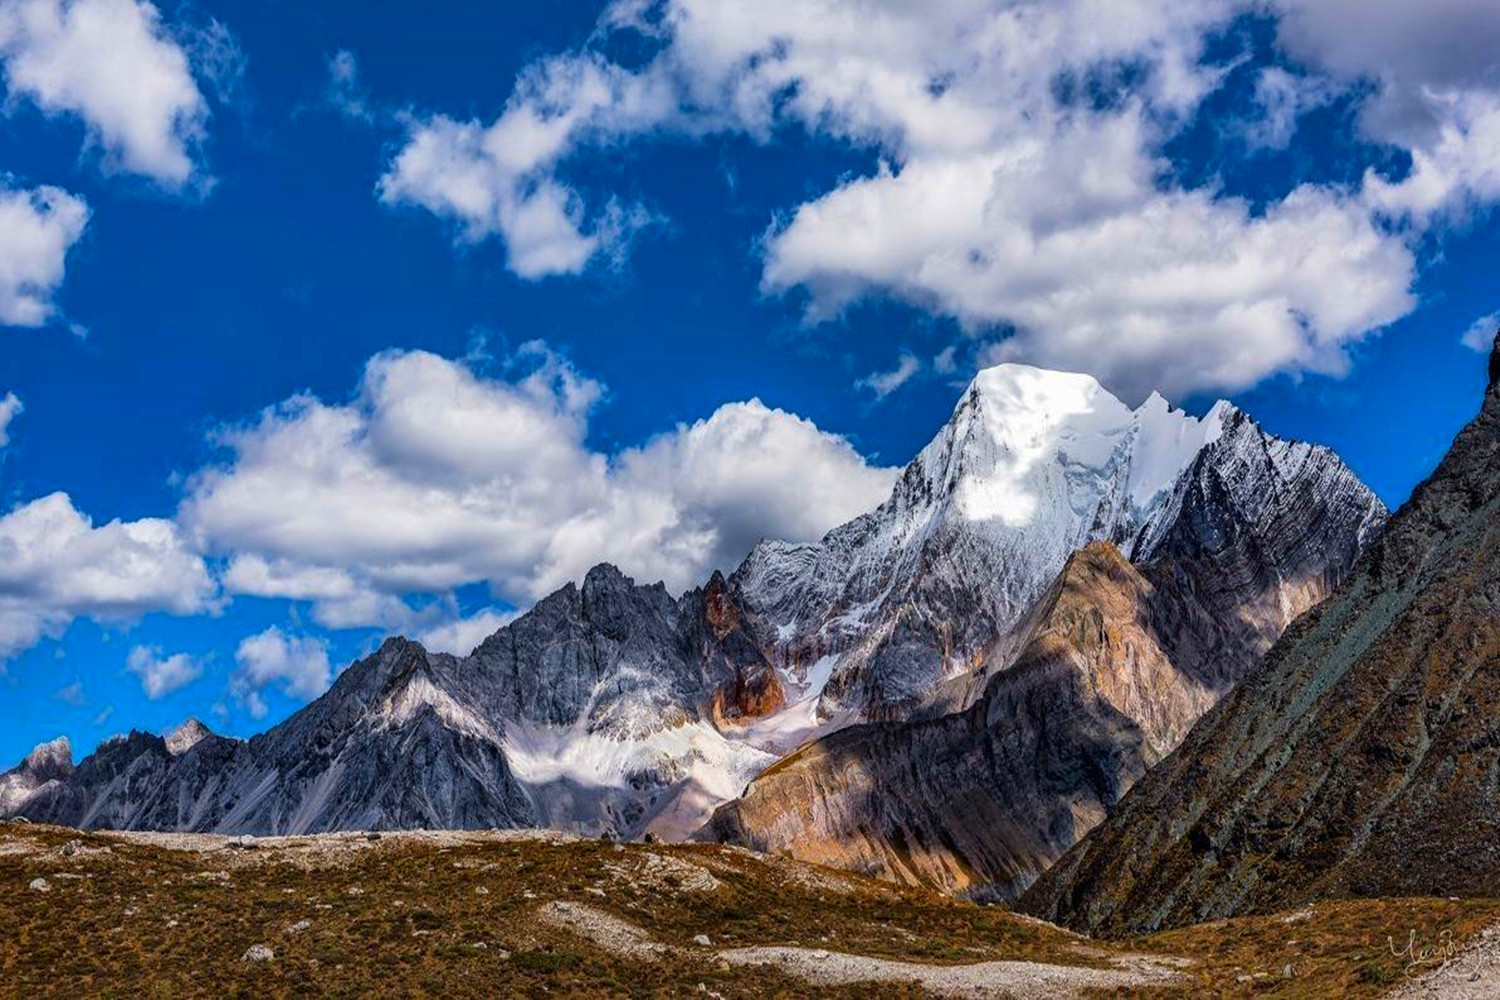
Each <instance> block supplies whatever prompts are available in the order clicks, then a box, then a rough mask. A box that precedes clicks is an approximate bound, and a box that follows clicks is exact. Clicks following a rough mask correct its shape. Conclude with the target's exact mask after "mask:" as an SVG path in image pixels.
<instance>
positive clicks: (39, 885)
mask: <svg viewBox="0 0 1500 1000" xmlns="http://www.w3.org/2000/svg"><path fill="white" fill-rule="evenodd" d="M27 888H29V889H30V890H31V891H32V892H51V891H52V886H51V885H50V884H49V883H48V882H47V880H46V879H44V878H34V879H32V880H31V885H29V886H27Z"/></svg>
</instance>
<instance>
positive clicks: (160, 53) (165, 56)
mask: <svg viewBox="0 0 1500 1000" xmlns="http://www.w3.org/2000/svg"><path fill="white" fill-rule="evenodd" d="M0 62H3V64H4V71H5V81H6V86H7V88H8V90H9V92H10V94H11V95H12V96H13V97H17V98H21V97H24V98H25V99H27V100H29V101H31V102H32V103H34V104H35V105H36V106H37V107H38V108H40V109H41V110H42V111H44V112H46V113H48V114H71V115H76V116H78V117H79V118H81V119H82V120H83V122H84V124H85V125H86V127H87V129H88V133H89V137H90V141H91V142H92V143H93V144H94V145H96V146H98V147H99V148H100V149H101V150H102V151H103V153H104V157H105V160H104V162H105V166H106V167H107V168H108V169H112V170H120V171H124V172H127V173H132V174H140V175H144V176H147V177H151V178H153V179H155V180H156V181H158V182H159V183H161V184H163V185H165V186H167V187H172V188H178V187H182V186H183V185H185V184H187V183H188V182H189V181H190V180H192V179H193V178H194V174H195V172H196V170H197V165H196V162H195V159H194V154H195V151H196V148H197V146H198V145H199V143H200V142H201V141H202V138H203V134H204V127H205V122H206V119H207V116H208V108H207V104H206V103H205V101H204V99H203V95H202V94H201V93H200V92H199V90H198V85H197V84H196V83H195V82H194V80H193V74H192V69H191V66H190V63H189V60H188V56H187V53H186V52H185V51H184V50H183V47H182V46H181V45H180V44H179V43H178V42H177V40H176V39H174V38H173V36H172V34H171V32H170V31H168V29H167V28H166V27H165V26H164V25H163V24H162V18H161V12H160V11H158V10H157V8H156V7H155V6H154V5H152V4H150V3H147V2H145V0H4V2H0Z"/></svg>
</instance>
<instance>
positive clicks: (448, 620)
mask: <svg viewBox="0 0 1500 1000" xmlns="http://www.w3.org/2000/svg"><path fill="white" fill-rule="evenodd" d="M909 7H910V5H903V4H893V3H876V2H868V3H864V4H855V3H852V2H851V3H844V4H838V3H832V4H829V5H826V6H825V7H822V8H817V9H816V10H814V9H812V8H810V7H809V6H808V5H802V4H795V3H790V2H788V3H781V2H773V3H768V4H766V5H765V6H764V7H763V8H759V9H758V10H757V14H756V16H755V17H746V18H744V19H743V20H742V19H741V15H740V14H738V13H736V10H737V7H736V5H723V6H721V5H719V4H716V3H710V2H706V0H672V2H670V3H667V4H664V5H662V4H655V3H646V2H621V3H616V4H612V5H605V4H600V3H557V4H548V5H492V4H478V3H444V4H434V5H430V8H431V9H424V10H423V12H422V16H421V17H420V18H413V17H412V16H411V14H410V11H409V10H408V9H406V8H405V7H404V6H402V5H394V4H373V5H372V4H359V5H355V4H343V3H327V4H317V5H307V4H284V3H279V2H262V3H257V4H249V3H230V2H224V3H192V4H184V5H181V6H177V7H169V6H161V7H160V8H159V9H158V8H157V7H153V6H151V5H150V4H148V3H144V2H140V0H71V2H68V3H63V2H60V0H0V64H3V67H4V84H5V88H6V104H5V112H4V116H3V117H0V173H3V175H4V177H3V182H0V321H3V325H0V352H3V353H0V359H3V361H0V401H3V400H8V399H10V398H11V397H12V396H13V397H14V400H15V402H14V403H11V404H9V405H6V404H5V403H3V402H0V493H3V496H0V511H7V512H9V513H8V514H5V515H4V520H3V521H0V657H3V676H0V719H3V720H4V721H5V722H6V725H5V726H4V727H3V729H0V761H7V760H10V759H12V758H19V757H20V756H21V755H22V754H24V753H25V751H26V750H28V749H29V748H30V747H31V746H32V745H34V744H35V743H37V742H39V741H41V740H43V739H47V738H51V737H52V736H55V735H58V734H59V733H65V734H67V735H68V736H69V737H70V738H72V739H73V741H74V744H75V747H76V748H78V749H80V750H86V749H88V748H90V747H92V746H93V744H94V743H95V742H97V741H98V740H99V739H100V738H102V737H104V736H106V735H109V734H110V733H113V732H116V731H120V730H123V729H126V728H129V727H131V726H136V727H139V728H148V729H162V728H165V727H169V726H171V725H173V724H175V723H177V722H179V721H180V720H181V719H182V718H183V717H185V716H187V715H189V714H196V715H198V716H200V717H202V718H204V719H205V721H207V722H208V723H209V724H210V725H213V726H214V727H215V728H218V729H221V730H223V731H227V732H231V733H236V734H242V735H243V734H249V733H252V732H255V731H258V730H259V729H261V728H264V727H265V726H267V725H270V724H273V723H274V722H275V721H277V720H278V719H279V718H281V717H284V716H285V715H286V714H287V713H288V712H290V711H293V710H295V708H296V707H298V706H299V705H300V704H303V703H305V701H306V700H307V699H308V698H310V697H312V696H315V695H316V693H317V692H318V691H319V690H321V688H322V686H323V685H324V684H326V683H327V679H328V677H329V675H330V673H331V672H333V671H336V670H337V669H338V668H340V667H341V666H342V665H344V664H345V663H347V662H348V661H349V660H350V659H351V658H353V657H356V656H358V655H360V654H361V653H363V652H365V651H366V650H368V649H369V648H371V646H372V644H373V643H375V642H377V641H378V638H379V637H380V636H382V635H384V634H386V633H388V632H391V631H403V632H407V633H410V634H417V635H420V636H422V637H424V638H425V639H427V640H428V641H429V642H431V643H432V644H434V645H437V646H442V645H444V644H447V645H451V646H453V647H454V648H462V647H463V646H464V644H465V643H468V642H470V641H471V640H472V638H473V637H474V636H476V635H482V634H483V633H484V630H486V629H489V628H492V627H494V626H495V625H496V624H498V623H499V622H500V621H503V620H504V617H505V615H506V614H508V613H511V612H512V611H513V610H514V609H515V608H517V607H524V606H525V605H526V604H527V603H528V602H529V601H531V600H534V599H535V598H536V597H537V596H539V595H541V594H543V593H545V592H546V591H547V590H549V589H551V588H552V587H553V586H555V585H558V584H560V583H561V582H563V581H565V580H567V579H570V578H575V577H577V576H578V575H579V574H581V572H582V571H583V570H584V569H586V568H587V566H588V565H589V564H590V563H591V562H593V561H596V560H597V559H600V558H610V559H613V560H615V561H617V562H619V563H620V564H621V565H622V566H624V568H626V569H627V571H629V572H632V573H634V574H636V575H637V576H639V577H642V578H647V577H649V578H652V579H655V578H658V577H660V578H665V579H667V581H668V583H669V584H671V585H672V586H674V587H682V586H687V585H689V584H690V583H691V582H693V581H695V580H701V579H702V578H703V576H704V574H705V573H706V572H707V571H708V570H709V569H710V568H712V567H713V566H716V565H721V566H724V567H726V568H728V567H731V566H732V565H733V564H734V562H735V560H736V559H737V558H738V557H739V556H740V555H742V554H743V551H744V549H745V548H746V547H747V546H748V545H749V544H750V542H751V541H753V540H754V538H756V537H758V536H760V535H762V534H765V535H775V536H781V537H808V538H812V537H816V536H817V535H818V534H819V533H821V531H823V530H826V528H828V527H831V526H832V525H833V524H835V523H838V522H839V521H841V520H843V519H844V518H846V517H848V516H850V515H852V514H853V513H857V512H858V511H859V510H862V509H865V508H866V507H868V506H872V505H873V504H874V503H875V502H878V500H879V498H880V497H881V495H882V494H883V492H884V490H885V489H886V487H887V486H888V484H889V481H890V476H891V472H890V467H892V466H896V465H899V464H901V463H904V462H905V461H906V460H907V459H908V458H910V457H911V456H912V455H913V454H914V453H915V451H916V450H917V449H918V448H920V447H921V446H922V445H923V444H924V443H925V442H926V441H927V440H928V438H929V437H930V436H931V435H932V434H933V433H934V431H935V430H936V429H937V428H938V426H940V424H941V423H942V421H943V420H944V419H945V417H946V415H947V412H948V411H949V409H950V408H951V407H952V405H953V403H954V401H955V399H956V398H957V395H958V393H959V392H960V390H961V386H962V385H963V384H964V383H965V382H966V381H967V379H968V377H969V376H970V375H971V374H972V372H973V371H974V370H975V368H976V367H977V366H979V365H982V364H986V363H990V362H994V361H1000V360H1021V361H1028V362H1032V363H1038V364H1044V365H1050V366H1054V367H1062V368H1069V369H1077V370H1087V371H1090V372H1091V373H1093V374H1095V375H1096V376H1098V377H1099V378H1100V379H1101V380H1102V381H1103V382H1104V383H1105V384H1106V385H1107V386H1109V387H1111V388H1112V389H1114V390H1115V391H1116V392H1117V393H1119V394H1120V395H1121V396H1122V397H1124V398H1126V399H1127V400H1128V401H1130V402H1137V401H1139V399H1140V398H1141V397H1142V396H1144V395H1145V393H1146V392H1147V391H1149V390H1150V389H1151V388H1157V387H1159V388H1161V389H1163V391H1164V392H1165V393H1166V394H1167V395H1168V397H1169V398H1171V399H1173V400H1174V401H1175V402H1178V403H1180V404H1181V405H1184V406H1185V407H1187V408H1188V409H1190V410H1193V411H1196V412H1201V411H1202V410H1204V409H1206V408H1207V406H1208V405H1210V403H1211V402H1212V401H1213V399H1215V398H1217V397H1219V396H1228V397H1230V398H1232V399H1234V400H1235V401H1236V402H1238V403H1239V404H1240V405H1241V406H1243V407H1244V408H1245V409H1246V410H1248V411H1249V412H1251V413H1252V414H1253V415H1254V416H1255V417H1256V418H1257V419H1259V420H1260V421H1261V422H1262V423H1263V424H1264V425H1265V426H1267V427H1268V428H1269V429H1270V430H1272V431H1273V432H1275V433H1278V434H1283V435H1290V436H1295V437H1299V438H1304V439H1309V440H1314V441H1319V442H1323V443H1327V444H1329V445H1331V446H1333V447H1334V448H1335V449H1337V450H1338V451H1339V453H1340V454H1341V455H1342V456H1343V457H1344V458H1345V459H1346V461H1348V462H1349V464H1350V465H1351V466H1352V467H1353V468H1354V469H1355V471H1356V472H1358V473H1359V474H1360V475H1361V476H1362V477H1363V478H1364V479H1365V480H1366V481H1367V482H1368V483H1369V484H1370V485H1371V486H1372V487H1373V488H1374V489H1376V491H1377V492H1378V493H1379V494H1380V495H1381V496H1382V497H1383V498H1384V499H1385V500H1386V501H1387V502H1388V503H1390V504H1391V505H1393V506H1394V505H1396V504H1399V503H1400V502H1401V501H1402V500H1403V499H1404V498H1405V496H1406V495H1407V493H1408V492H1409V491H1410V489H1411V487H1412V486H1413V485H1414V484H1415V483H1416V482H1417V481H1419V480H1420V479H1421V477H1422V476H1423V475H1425V474H1426V473H1427V472H1428V471H1429V470H1430V469H1431V467H1432V465H1433V464H1434V463H1435V462H1436V460H1437V459H1438V457H1440V455H1441V454H1442V452H1443V450H1444V449H1445V448H1446V447H1447V444H1448V442H1449V441H1450V440H1451V437H1452V435H1453V434H1454V432H1455V431H1456V430H1457V428H1458V427H1459V426H1461V425H1462V423H1463V422H1464V421H1465V420H1466V419H1467V418H1468V417H1469V416H1470V415H1471V414H1472V413H1473V411H1474V409H1475V407H1476V406H1477V401H1478V399H1479V396H1480V393H1481V391H1482V382H1483V374H1482V369H1483V364H1482V359H1481V356H1480V355H1479V354H1477V353H1476V351H1475V350H1474V349H1473V347H1472V346H1467V345H1466V344H1465V343H1464V341H1465V339H1466V335H1467V340H1468V341H1469V342H1470V344H1471V345H1472V344H1476V343H1479V342H1480V339H1481V335H1480V334H1479V333H1471V330H1481V331H1482V330H1485V329H1488V328H1489V327H1493V326H1494V325H1495V320H1494V318H1493V317H1494V314H1495V313H1496V311H1497V310H1500V299H1497V295H1496V293H1495V291H1494V281H1493V276H1494V274H1495V273H1496V267H1497V263H1500V232H1497V229H1496V227H1495V226H1494V225H1493V215H1492V208H1493V205H1494V203H1495V201H1496V200H1497V199H1500V72H1497V70H1496V67H1495V65H1494V61H1493V59H1492V57H1491V55H1490V53H1492V52H1493V51H1496V48H1495V45H1496V44H1497V43H1500V15H1497V13H1496V12H1495V11H1494V10H1493V9H1491V7H1490V5H1488V4H1483V3H1473V2H1467V0H1443V2H1441V3H1437V4H1434V5H1430V6H1427V5H1424V8H1423V10H1422V11H1421V12H1420V13H1421V14H1422V17H1420V18H1417V17H1415V16H1414V15H1413V14H1411V13H1410V12H1409V11H1407V10H1405V7H1406V5H1404V4H1401V3H1397V2H1395V0H1390V2H1381V3H1376V4H1373V5H1371V4H1354V3H1349V4H1344V3H1320V4H1303V3H1301V2H1298V0H1278V2H1274V3H1255V4H1236V3H1233V2H1230V0H1193V2H1190V3H1182V4H1171V5H1166V4H1161V3H1147V2H1145V0H1138V2H1126V3H1120V4H1113V5H1110V6H1109V7H1107V8H1106V9H1107V10H1108V16H1105V15H1104V14H1101V13H1100V10H1099V9H1097V8H1096V7H1094V6H1093V5H1091V4H1090V3H1089V2H1087V0H1077V2H1067V3H1058V4H1050V5H1043V7H1041V8H1035V9H1032V10H1031V11H1030V12H1029V13H1028V12H1027V11H1026V8H1025V5H1017V4H1008V3H999V2H987V0H986V2H982V0H948V2H944V3H940V4H935V5H932V6H931V7H930V9H927V10H924V11H921V12H914V11H913V10H911V9H908V8H909ZM1039 10H1040V11H1042V13H1037V11H1039ZM101 25H102V26H106V27H108V28H109V30H108V31H107V32H106V31H103V30H102V29H101V27H100V26H101ZM101 39H104V41H101ZM100 45H104V46H105V47H106V49H105V50H107V51H108V52H110V53H112V54H113V55H114V56H115V57H116V58H111V59H103V58H100V57H99V52H100V51H104V50H100V49H99V48H98V46H100ZM91 46H92V48H91ZM112 73H114V74H118V75H116V76H111V75H110V74H112ZM1487 317H1488V319H1487ZM752 400H758V401H759V402H758V403H753V404H752V403H750V402H749V401H752ZM59 493H61V494H65V498H60V497H58V496H57V494H59ZM116 522H118V523H116Z"/></svg>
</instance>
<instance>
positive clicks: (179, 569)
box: [0, 493, 215, 661]
mask: <svg viewBox="0 0 1500 1000" xmlns="http://www.w3.org/2000/svg"><path fill="white" fill-rule="evenodd" d="M214 593H215V588H214V584H213V582H212V580H211V579H210V578H209V574H208V569H207V567H206V566H205V565H204V563H203V560H202V559H201V558H200V557H199V556H198V555H196V554H195V553H193V552H192V551H191V550H190V549H189V548H188V547H187V546H186V545H185V544H184V542H183V539H182V537H181V534H180V533H179V532H178V529H177V526H176V525H175V524H174V523H173V522H171V521H164V520H159V519H155V518H144V519H142V520H139V521H111V522H109V523H108V524H105V525H102V526H99V527H95V526H94V524H93V522H92V521H90V519H89V518H88V517H86V516H85V515H84V514H82V513H80V512H79V511H78V510H77V509H76V508H75V507H74V506H73V503H72V501H71V500H70V499H69V498H68V496H67V494H65V493H53V494H51V495H50V496H46V497H42V498H41V499H39V500H34V501H32V502H30V503H28V504H24V505H22V506H20V507H17V508H15V509H14V510H12V511H11V512H10V513H8V514H6V515H4V516H3V517H0V661H3V660H4V659H5V658H8V657H10V656H13V655H15V654H16V653H18V652H20V651H22V650H24V649H27V648H29V647H30V646H32V645H34V644H35V643H36V642H37V641H38V640H39V639H40V638H41V637H42V636H44V635H48V636H57V635H60V634H61V633H62V632H63V631H64V630H65V629H66V628H67V627H68V625H69V624H70V623H71V622H72V621H73V620H74V619H75V618H79V617H89V618H94V619H97V620H100V621H106V622H128V621H131V620H133V619H136V618H139V617H140V616H141V615H143V614H146V613H147V612H151V611H168V612H171V613H173V614H194V613H198V612H202V611H205V610H210V609H211V608H212V602H213V598H214Z"/></svg>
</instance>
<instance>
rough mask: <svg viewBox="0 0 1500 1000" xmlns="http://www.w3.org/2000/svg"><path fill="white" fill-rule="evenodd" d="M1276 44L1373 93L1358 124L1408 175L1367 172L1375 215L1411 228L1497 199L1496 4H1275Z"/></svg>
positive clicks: (1385, 0) (1458, 0)
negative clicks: (1396, 153) (1405, 158)
mask: <svg viewBox="0 0 1500 1000" xmlns="http://www.w3.org/2000/svg"><path fill="white" fill-rule="evenodd" d="M1275 7H1276V8H1277V10H1278V12H1279V13H1280V15H1281V16H1280V21H1279V38H1280V41H1281V44H1282V45H1283V46H1284V47H1285V48H1286V50H1287V51H1288V52H1289V53H1290V54H1291V55H1292V56H1293V57H1295V58H1297V59H1299V60H1301V61H1303V62H1304V63H1307V64H1309V65H1311V66H1313V67H1317V68H1320V69H1322V70H1323V71H1324V72H1326V73H1327V74H1328V75H1329V76H1330V77H1331V78H1333V79H1334V80H1338V81H1343V82H1344V83H1346V84H1348V85H1361V86H1364V85H1373V88H1372V92H1371V94H1370V96H1369V97H1368V98H1367V99H1366V100H1365V101H1364V104H1363V107H1362V112H1361V123H1362V125H1363V127H1364V130H1365V132H1366V133H1367V134H1368V135H1369V136H1370V137H1371V138H1373V139H1375V140H1377V141H1380V142H1386V143H1390V144H1393V145H1395V146H1398V147H1400V148H1403V149H1406V150H1408V151H1409V152H1410V153H1411V155H1412V161H1413V163H1412V170H1411V173H1410V174H1409V175H1408V176H1407V177H1405V178H1403V179H1401V180H1400V181H1397V182H1389V181H1386V180H1385V179H1384V178H1381V177H1380V176H1379V175H1376V174H1374V173H1371V174H1370V175H1369V176H1368V177H1367V178H1366V184H1367V186H1368V187H1369V188H1370V200H1371V203H1372V205H1373V206H1374V207H1376V208H1377V209H1378V210H1380V211H1382V212H1384V213H1387V214H1389V215H1393V216H1396V217H1399V218H1402V219H1409V220H1411V221H1412V222H1414V223H1416V224H1418V225H1426V224H1429V223H1431V222H1432V221H1434V220H1435V219H1438V218H1449V217H1453V216H1461V215H1463V214H1465V213H1467V212H1468V211H1470V210H1472V209H1473V208H1474V207H1476V206H1478V205H1481V204H1487V203H1492V202H1494V201H1496V200H1500V73H1497V72H1496V69H1495V67H1496V62H1495V51H1496V49H1497V48H1500V5H1496V4H1494V3H1491V2H1489V0H1428V2H1424V3H1420V4H1412V3H1406V2H1403V0H1276V4H1275Z"/></svg>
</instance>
